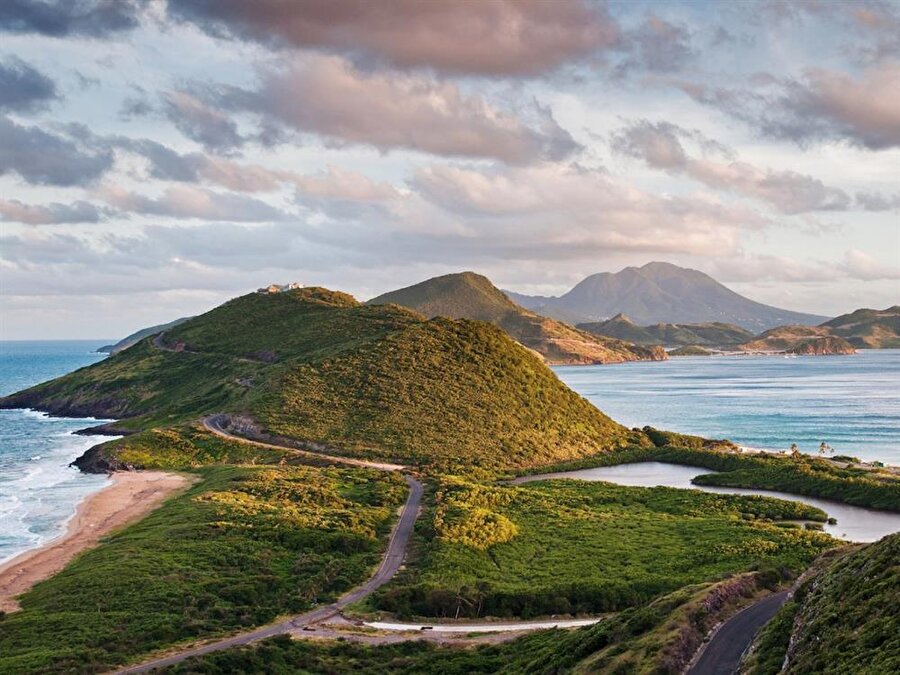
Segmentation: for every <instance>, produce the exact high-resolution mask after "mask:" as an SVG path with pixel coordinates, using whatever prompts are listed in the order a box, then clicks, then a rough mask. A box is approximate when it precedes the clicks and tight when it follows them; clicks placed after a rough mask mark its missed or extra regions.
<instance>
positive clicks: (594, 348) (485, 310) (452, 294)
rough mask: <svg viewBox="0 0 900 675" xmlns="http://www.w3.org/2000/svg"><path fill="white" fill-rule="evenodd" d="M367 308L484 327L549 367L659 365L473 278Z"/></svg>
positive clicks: (453, 277)
mask: <svg viewBox="0 0 900 675" xmlns="http://www.w3.org/2000/svg"><path fill="white" fill-rule="evenodd" d="M368 304H370V305H385V304H395V305H400V306H402V307H408V308H409V309H412V310H415V311H417V312H419V313H420V314H424V315H425V316H427V317H429V318H433V317H436V316H445V317H448V318H451V319H472V320H476V321H487V322H488V323H492V324H494V325H495V326H499V327H500V328H502V329H503V330H505V331H506V332H507V333H508V334H509V335H510V336H511V337H512V338H513V339H514V340H516V341H517V342H519V343H520V344H522V345H524V346H526V347H528V348H529V349H532V350H534V351H536V352H538V353H539V354H540V355H541V356H543V357H544V358H545V359H546V360H547V361H548V362H549V363H554V364H559V363H620V362H622V361H641V360H664V359H665V358H666V355H665V352H664V351H663V350H653V349H647V348H644V347H636V346H635V345H632V344H627V342H622V341H621V340H616V339H610V338H606V337H600V336H596V335H592V334H591V333H588V332H585V331H583V330H578V329H576V328H573V327H572V326H569V325H567V324H565V323H563V322H561V321H557V320H556V319H549V318H547V317H544V316H540V315H538V314H535V313H534V312H531V311H529V310H527V309H524V308H523V307H520V306H519V305H517V304H516V303H514V302H513V301H512V300H510V299H509V298H508V297H507V296H506V295H505V294H504V293H503V291H501V290H500V289H499V288H497V287H496V286H494V285H493V284H492V283H491V282H490V280H489V279H487V277H484V276H481V275H480V274H475V273H474V272H462V273H459V274H447V275H445V276H441V277H435V278H433V279H428V280H427V281H423V282H421V283H418V284H415V285H414V286H409V287H407V288H401V289H399V290H396V291H392V292H390V293H385V294H384V295H379V296H378V297H377V298H373V299H372V300H369V302H368Z"/></svg>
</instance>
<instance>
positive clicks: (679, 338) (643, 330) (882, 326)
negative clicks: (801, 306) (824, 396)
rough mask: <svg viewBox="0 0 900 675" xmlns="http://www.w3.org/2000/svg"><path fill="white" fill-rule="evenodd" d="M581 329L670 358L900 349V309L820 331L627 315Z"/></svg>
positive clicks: (870, 312) (852, 316) (845, 318)
mask: <svg viewBox="0 0 900 675" xmlns="http://www.w3.org/2000/svg"><path fill="white" fill-rule="evenodd" d="M578 328H580V329H582V330H586V331H588V332H591V333H596V334H598V335H606V336H608V337H615V338H619V339H623V340H631V341H633V342H635V343H636V344H640V345H647V346H649V345H664V346H666V347H681V348H682V349H675V350H672V351H670V352H669V355H670V356H700V355H704V354H714V353H718V352H722V351H729V352H742V353H777V354H798V355H825V354H854V353H855V352H856V350H857V349H896V348H898V347H900V306H898V305H894V306H893V307H888V308H887V309H884V310H875V309H858V310H856V311H854V312H851V313H849V314H843V315H841V316H839V317H837V318H834V319H831V320H829V321H826V322H824V323H822V324H821V325H818V326H806V325H788V326H778V327H776V328H772V329H770V330H767V331H764V332H762V333H760V334H759V335H753V334H752V333H750V332H749V331H747V330H745V329H743V328H741V327H740V326H735V325H730V324H722V323H707V324H664V323H660V324H655V325H650V326H638V325H637V324H636V323H635V322H634V321H632V320H631V319H630V318H629V317H627V316H625V315H624V314H618V315H617V316H614V317H613V318H612V319H609V320H607V321H599V322H593V323H582V324H579V325H578Z"/></svg>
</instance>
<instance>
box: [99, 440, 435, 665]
mask: <svg viewBox="0 0 900 675" xmlns="http://www.w3.org/2000/svg"><path fill="white" fill-rule="evenodd" d="M235 438H238V437H235ZM404 478H405V479H406V483H407V485H409V496H408V497H407V498H406V503H405V504H404V505H403V510H402V512H401V513H400V518H399V520H398V521H397V523H396V525H394V529H393V530H392V531H391V538H390V540H389V541H388V547H387V551H386V552H385V554H384V557H383V558H382V560H381V565H380V566H379V568H378V571H377V572H375V574H374V575H373V576H372V577H371V578H370V579H369V580H368V581H367V582H365V583H364V584H362V585H360V586H357V587H356V588H354V589H353V590H351V591H349V592H348V593H346V594H345V595H342V596H341V597H340V598H339V599H338V600H336V601H335V602H333V603H332V604H330V605H325V606H323V607H317V608H316V609H314V610H312V611H309V612H306V613H305V614H298V615H297V616H294V617H291V618H290V619H286V620H285V621H282V622H280V623H275V624H270V625H268V626H263V627H261V628H257V629H256V630H253V631H249V632H247V633H241V634H240V635H235V636H233V637H230V638H226V639H224V640H217V641H215V642H209V643H207V644H203V645H199V646H197V647H191V648H188V649H185V650H182V651H179V652H177V653H174V654H171V655H169V656H165V657H162V658H159V659H154V660H153V661H145V662H144V663H140V664H138V665H135V666H131V667H128V668H123V669H121V670H117V671H115V672H117V673H122V674H124V673H145V672H147V671H149V670H152V669H154V668H164V667H166V666H172V665H175V664H176V663H180V662H181V661H184V660H185V659H189V658H190V657H192V656H200V655H202V654H209V653H210V652H217V651H220V650H222V649H228V648H229V647H238V646H241V645H247V644H250V643H253V642H258V641H259V640H264V639H266V638H270V637H274V636H275V635H281V634H282V633H289V632H291V631H293V630H296V629H298V628H303V627H305V626H309V625H312V624H315V623H319V622H321V621H324V620H325V619H328V618H330V617H332V616H335V615H336V614H338V613H339V612H340V611H341V610H342V609H343V608H344V607H346V606H347V605H349V604H351V603H353V602H356V601H357V600H360V599H362V598H364V597H365V596H367V595H369V594H370V593H373V592H374V591H375V590H377V589H378V588H380V587H381V586H383V585H384V584H386V583H387V582H388V581H390V580H391V578H392V577H393V576H394V575H395V574H396V573H397V570H398V569H400V565H401V564H402V563H403V558H404V556H405V555H406V548H407V546H408V544H409V538H410V535H411V534H412V530H413V526H414V525H415V522H416V516H417V515H418V512H419V504H420V503H421V501H422V483H421V482H419V481H418V480H416V479H415V478H413V477H412V476H409V475H407V476H404Z"/></svg>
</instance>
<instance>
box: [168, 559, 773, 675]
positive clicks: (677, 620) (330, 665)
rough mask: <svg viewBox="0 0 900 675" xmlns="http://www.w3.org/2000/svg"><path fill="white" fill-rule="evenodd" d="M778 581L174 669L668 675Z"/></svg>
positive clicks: (263, 647) (735, 583) (748, 578)
mask: <svg viewBox="0 0 900 675" xmlns="http://www.w3.org/2000/svg"><path fill="white" fill-rule="evenodd" d="M778 581H779V578H778V575H777V574H776V575H773V574H771V573H765V574H758V575H755V576H754V575H744V576H737V577H733V578H730V579H727V580H725V581H722V582H718V583H714V584H706V585H699V586H689V587H686V588H684V589H681V590H679V591H676V592H675V593H671V594H669V595H667V596H665V597H662V598H660V599H658V600H655V601H654V602H652V603H650V604H649V605H647V606H645V607H641V608H637V609H629V610H626V611H624V612H622V613H621V614H618V615H616V616H614V617H611V618H610V619H607V620H605V621H603V622H601V623H599V624H596V625H594V626H589V627H587V628H582V629H579V630H547V631H541V632H538V633H532V634H530V635H526V636H524V637H521V638H519V639H516V640H515V641H513V642H510V643H506V644H501V645H492V646H481V647H477V648H460V647H439V646H436V645H434V644H431V643H428V642H403V643H400V644H392V645H379V646H370V645H365V644H355V643H352V642H332V643H320V642H316V641H299V640H297V641H292V640H290V639H288V638H277V639H273V640H269V641H267V642H264V643H262V644H260V645H258V646H254V647H247V648H242V649H231V650H228V651H224V652H218V653H215V654H210V655H208V656H204V657H201V658H194V659H191V660H189V661H186V662H185V663H184V664H182V665H180V666H178V667H177V668H175V669H173V670H174V672H175V673H178V675H187V674H188V673H196V674H203V675H225V674H227V673H254V672H265V673H270V674H271V675H293V674H294V673H298V672H309V673H330V674H333V675H344V674H348V675H349V674H351V673H352V674H353V675H381V674H382V673H389V674H391V675H470V674H471V675H491V674H495V673H496V674H506V675H520V674H531V675H562V674H564V673H588V672H592V673H593V672H614V673H623V674H624V673H658V674H659V675H675V674H676V673H680V672H681V669H682V667H683V665H684V664H685V663H686V662H687V661H688V660H689V659H690V656H691V655H692V654H693V652H694V651H695V650H696V649H697V647H698V646H699V645H700V642H701V641H702V639H703V636H704V635H705V634H706V632H707V631H708V630H709V628H710V627H711V626H712V625H714V624H715V623H716V622H717V621H719V620H721V619H722V618H723V617H724V616H727V615H729V614H731V613H732V612H734V611H735V610H736V609H738V608H739V607H740V606H741V605H742V604H745V603H747V602H748V601H749V600H750V598H752V597H753V596H754V595H755V594H758V593H759V592H760V590H761V589H763V591H764V590H765V589H768V588H770V587H772V585H773V584H775V583H777V582H778Z"/></svg>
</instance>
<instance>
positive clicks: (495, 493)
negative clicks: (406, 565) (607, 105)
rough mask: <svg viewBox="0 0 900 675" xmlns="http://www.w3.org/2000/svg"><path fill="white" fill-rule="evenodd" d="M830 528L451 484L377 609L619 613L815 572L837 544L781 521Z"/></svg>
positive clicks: (671, 505)
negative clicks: (785, 573) (771, 575)
mask: <svg viewBox="0 0 900 675" xmlns="http://www.w3.org/2000/svg"><path fill="white" fill-rule="evenodd" d="M799 518H804V519H816V520H824V518H825V514H824V513H823V512H821V511H819V510H818V509H814V508H812V507H810V506H807V505H804V504H800V503H797V502H786V501H780V500H772V499H767V498H762V497H741V496H736V495H719V494H708V493H699V492H690V491H685V490H677V489H670V488H652V489H647V488H629V487H621V486H615V485H611V484H607V483H585V482H582V481H546V482H537V483H529V484H527V485H525V486H521V487H512V486H497V487H488V486H485V485H479V484H474V483H470V482H467V481H464V480H461V479H446V480H445V481H444V482H443V483H442V484H441V485H440V488H439V489H438V491H437V492H436V494H435V497H434V505H433V507H432V508H431V510H430V511H429V512H428V514H427V516H426V517H423V518H420V524H419V528H418V530H417V539H418V542H417V546H418V549H417V556H416V558H415V560H414V564H412V565H411V566H410V569H409V570H408V572H407V573H406V574H405V575H403V576H401V577H398V579H397V580H395V581H394V582H393V583H392V584H391V585H389V586H387V587H384V588H382V589H381V590H380V591H379V592H378V593H377V594H376V596H375V597H374V598H373V604H374V606H376V607H377V608H380V609H383V610H387V611H392V612H396V613H397V614H399V615H401V616H414V615H421V616H451V617H453V616H456V615H457V612H459V615H460V616H521V617H531V616H541V615H549V614H565V613H579V612H589V613H598V612H607V611H613V610H620V609H623V608H625V607H630V606H634V605H638V604H642V603H645V602H647V601H649V600H651V599H652V598H654V597H657V596H660V595H662V594H664V593H668V592H671V591H673V590H675V589H677V588H679V587H681V586H685V585H687V584H693V583H699V582H705V581H710V580H713V579H716V578H718V577H720V576H721V575H725V574H731V573H735V572H741V571H745V570H751V569H758V568H764V567H779V568H785V569H788V570H794V571H797V570H800V569H803V568H804V567H805V566H806V565H807V564H808V563H809V562H810V561H811V560H812V559H813V558H814V557H815V556H816V555H817V554H818V553H820V552H821V551H822V550H823V549H826V548H829V547H831V546H832V545H834V543H835V542H834V540H833V539H831V538H830V537H827V536H825V535H823V534H821V533H814V532H808V531H804V530H799V529H785V528H781V527H777V526H776V524H775V523H773V522H771V520H769V519H772V520H781V519H792V520H793V519H799Z"/></svg>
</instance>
